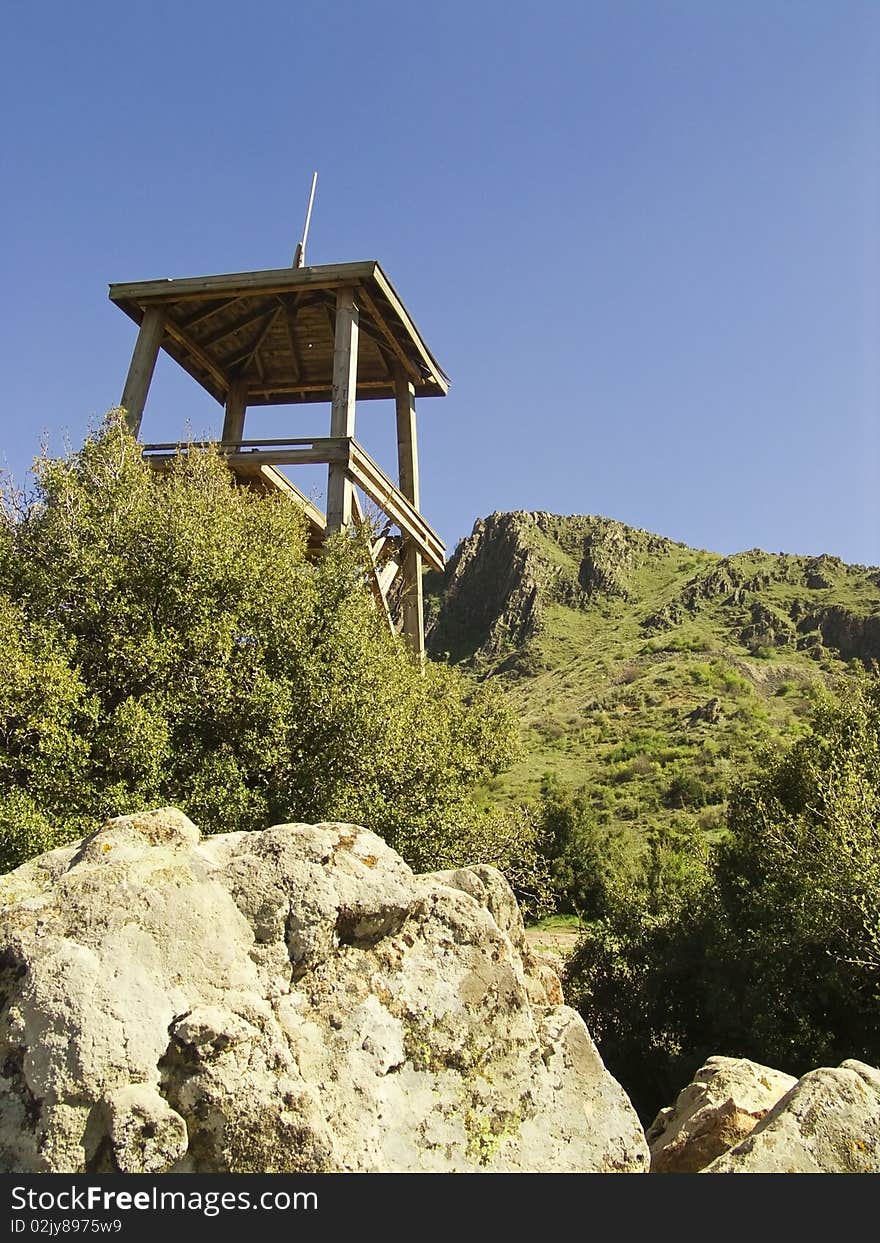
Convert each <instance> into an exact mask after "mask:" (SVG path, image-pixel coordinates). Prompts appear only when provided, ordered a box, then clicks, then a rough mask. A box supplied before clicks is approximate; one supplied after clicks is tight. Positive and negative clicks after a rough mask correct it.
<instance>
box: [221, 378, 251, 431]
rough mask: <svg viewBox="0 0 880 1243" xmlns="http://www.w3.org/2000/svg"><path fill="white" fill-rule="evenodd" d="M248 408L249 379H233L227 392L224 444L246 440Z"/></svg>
mask: <svg viewBox="0 0 880 1243" xmlns="http://www.w3.org/2000/svg"><path fill="white" fill-rule="evenodd" d="M246 410H247V380H233V381H232V383H231V384H230V385H229V392H228V393H227V394H226V412H225V414H224V416H223V436H222V440H223V442H224V444H226V443H228V444H238V443H239V442H240V441H242V440H244V416H245V411H246Z"/></svg>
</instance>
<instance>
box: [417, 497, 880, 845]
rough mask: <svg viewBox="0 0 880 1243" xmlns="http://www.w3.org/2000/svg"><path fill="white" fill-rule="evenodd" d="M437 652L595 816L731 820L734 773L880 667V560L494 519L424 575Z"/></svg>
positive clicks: (527, 786)
mask: <svg viewBox="0 0 880 1243" xmlns="http://www.w3.org/2000/svg"><path fill="white" fill-rule="evenodd" d="M426 591H427V596H428V600H427V604H428V619H429V621H428V648H429V651H430V652H431V654H432V656H434V657H435V658H438V659H448V660H451V661H453V662H456V663H462V664H465V665H467V666H469V667H470V668H471V669H472V670H473V671H474V673H475V675H476V676H478V677H480V678H484V677H500V678H503V679H504V681H505V683H506V685H507V689H508V692H509V695H510V698H511V700H512V702H513V705H514V708H515V710H516V712H517V714H518V716H519V718H520V721H521V725H522V732H523V740H524V744H525V745H524V756H523V759H522V760H521V761H520V762H519V763H518V764H517V766H516V767H515V768H514V769H513V770H511V771H510V772H509V773H507V774H505V775H503V776H502V777H501V778H499V779H497V781H496V783H495V787H494V789H493V791H492V793H493V795H494V797H495V798H499V797H500V798H504V799H507V798H517V799H519V798H524V797H529V796H531V795H533V794H535V793H536V792H537V790H538V789H539V786H540V782H541V779H542V777H543V776H544V774H546V773H554V774H555V775H556V776H557V777H559V778H560V779H561V780H562V781H563V782H565V783H568V784H571V785H575V786H581V785H586V786H588V787H589V789H590V795H591V801H592V803H593V805H594V807H595V809H596V811H597V813H598V814H599V816H600V818H601V819H603V820H607V821H621V822H636V823H638V824H639V825H640V826H642V827H645V826H646V825H649V824H652V823H653V824H656V823H658V822H662V821H671V822H676V821H682V820H688V821H694V820H696V821H697V822H698V823H699V824H700V826H701V827H703V828H704V829H712V828H713V827H715V826H716V825H717V824H719V823H720V821H721V804H723V802H724V799H725V797H726V794H727V790H728V786H729V781H730V779H731V777H732V775H733V773H734V771H735V770H737V769H738V768H739V767H740V765H741V764H743V763H747V762H749V761H750V760H751V759H754V757H755V755H756V752H757V750H758V749H759V747H760V746H761V745H762V744H764V743H767V742H771V741H778V740H785V739H786V738H790V737H792V736H794V735H795V734H797V732H798V731H799V730H800V729H801V728H802V726H801V718H802V717H803V715H804V713H805V712H806V708H807V702H808V699H809V696H810V695H811V693H812V688H813V687H815V686H816V685H817V684H818V683H821V682H829V681H833V680H834V678H835V677H836V676H838V675H840V674H843V673H845V672H846V671H847V666H848V662H853V661H855V662H859V663H870V662H871V661H872V660H880V570H878V569H877V568H876V567H864V566H850V565H846V564H844V563H843V562H842V561H840V560H839V559H837V558H835V557H831V556H827V555H823V556H818V557H802V556H793V555H788V554H778V553H765V552H763V551H761V550H760V549H753V550H751V551H749V552H744V553H739V554H736V555H735V556H729V557H725V556H721V555H719V554H716V553H711V552H706V551H705V550H698V549H693V548H689V547H688V546H687V545H685V544H680V543H675V542H674V541H672V540H668V539H665V538H663V537H662V536H658V535H653V534H651V533H649V532H647V531H640V530H636V529H634V528H632V527H628V526H626V525H625V524H623V523H620V522H616V521H614V520H611V519H607V518H601V517H594V516H572V517H561V516H558V515H553V514H547V513H509V514H497V513H496V514H492V515H490V516H489V517H488V518H485V519H482V520H480V521H478V522H477V523H476V525H475V526H474V530H473V534H472V535H471V536H469V537H468V538H467V539H465V540H462V541H461V543H460V544H459V546H458V548H457V549H456V551H455V554H454V556H453V557H452V559H451V560H450V562H449V564H448V566H447V569H446V572H445V574H443V575H430V576H428V577H427V578H426Z"/></svg>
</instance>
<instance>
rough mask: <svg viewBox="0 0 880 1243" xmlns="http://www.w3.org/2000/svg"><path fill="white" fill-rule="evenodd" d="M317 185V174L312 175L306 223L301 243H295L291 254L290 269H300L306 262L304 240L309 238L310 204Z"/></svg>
mask: <svg viewBox="0 0 880 1243" xmlns="http://www.w3.org/2000/svg"><path fill="white" fill-rule="evenodd" d="M317 184H318V174H317V173H312V188H311V190H310V191H309V205H308V207H307V208H306V222H305V224H304V225H303V235H302V241H301V242H297V244H296V250H295V251H294V252H293V263H292V264H291V267H294V268H301V267H303V266H304V264H305V261H306V239H307V238H308V236H309V223H310V221H311V219H312V204H313V203H314V201H315V186H316V185H317Z"/></svg>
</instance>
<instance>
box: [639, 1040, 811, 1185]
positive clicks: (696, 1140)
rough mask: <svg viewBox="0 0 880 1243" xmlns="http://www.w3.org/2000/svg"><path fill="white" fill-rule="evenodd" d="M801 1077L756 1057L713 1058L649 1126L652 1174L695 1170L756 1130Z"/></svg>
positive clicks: (681, 1172) (690, 1172) (692, 1172)
mask: <svg viewBox="0 0 880 1243" xmlns="http://www.w3.org/2000/svg"><path fill="white" fill-rule="evenodd" d="M796 1082H797V1080H796V1079H793V1078H792V1076H791V1075H784V1074H782V1072H781V1071H778V1070H771V1069H770V1067H769V1066H760V1065H759V1064H758V1063H757V1062H750V1061H747V1060H746V1059H745V1058H736V1057H710V1058H709V1059H708V1061H707V1062H706V1063H705V1065H703V1066H701V1067H700V1069H699V1070H698V1071H697V1073H696V1074H695V1075H694V1078H693V1081H692V1082H691V1083H689V1084H688V1086H687V1087H686V1088H685V1089H684V1090H683V1091H682V1092H680V1093H679V1095H678V1098H677V1100H676V1102H675V1105H673V1106H671V1107H670V1108H667V1109H661V1110H660V1113H659V1114H658V1115H657V1117H656V1118H655V1119H654V1121H653V1123H652V1124H651V1126H650V1127H649V1128H648V1133H647V1139H648V1144H649V1146H650V1149H651V1173H652V1174H696V1173H697V1172H698V1171H699V1170H702V1169H703V1168H704V1167H705V1166H707V1165H708V1164H709V1163H710V1162H711V1161H714V1159H715V1158H716V1157H718V1156H721V1154H722V1153H725V1152H727V1151H728V1150H729V1149H730V1148H733V1147H734V1146H735V1145H736V1144H738V1143H739V1142H740V1141H741V1140H743V1139H745V1138H746V1136H747V1135H750V1134H751V1132H752V1131H753V1130H754V1128H755V1126H756V1124H757V1123H758V1122H760V1120H761V1119H762V1118H763V1117H765V1116H766V1115H767V1114H768V1113H769V1112H770V1110H771V1109H772V1108H773V1106H774V1105H775V1104H776V1102H777V1101H778V1100H779V1099H780V1097H782V1096H784V1095H785V1093H786V1092H787V1091H788V1090H789V1089H790V1088H793V1087H794V1085H795V1083H796Z"/></svg>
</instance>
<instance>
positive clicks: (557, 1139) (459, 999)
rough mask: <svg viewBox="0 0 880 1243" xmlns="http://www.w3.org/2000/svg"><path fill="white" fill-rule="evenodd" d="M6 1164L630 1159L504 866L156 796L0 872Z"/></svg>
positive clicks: (578, 1162) (177, 1168) (610, 1102)
mask: <svg viewBox="0 0 880 1243" xmlns="http://www.w3.org/2000/svg"><path fill="white" fill-rule="evenodd" d="M0 898H2V908H0V936H2V944H0V950H2V953H0V1168H2V1169H3V1170H5V1171H16V1172H25V1171H57V1172H69V1173H73V1172H91V1173H105V1172H117V1171H118V1172H125V1173H138V1172H149V1173H157V1172H184V1173H185V1172H196V1171H201V1172H211V1171H231V1172H247V1171H254V1172H267V1173H271V1172H296V1171H302V1172H307V1171H353V1172H369V1171H388V1172H395V1171H469V1170H473V1171H478V1170H486V1171H530V1170H534V1171H551V1170H552V1171H556V1172H564V1171H609V1172H610V1171H643V1170H645V1169H646V1168H647V1163H648V1154H647V1146H646V1144H645V1141H644V1137H643V1135H642V1132H641V1129H640V1127H639V1124H638V1120H637V1118H636V1115H635V1113H634V1111H633V1109H632V1108H631V1106H630V1103H629V1101H628V1099H627V1097H626V1095H625V1094H624V1092H623V1090H622V1089H621V1088H620V1087H619V1085H618V1084H617V1083H616V1082H615V1081H614V1080H613V1079H612V1078H611V1076H610V1075H609V1074H608V1073H607V1071H606V1070H605V1068H604V1067H603V1065H602V1063H601V1061H600V1059H599V1056H598V1054H597V1052H596V1049H595V1046H594V1045H593V1042H592V1040H591V1039H590V1036H589V1034H588V1032H587V1029H586V1028H585V1027H584V1024H583V1022H582V1020H581V1019H580V1017H579V1016H578V1015H577V1014H576V1013H575V1012H574V1011H573V1010H570V1009H569V1008H568V1007H566V1006H565V1005H564V1004H562V995H561V990H560V986H559V980H558V977H557V976H556V975H555V973H554V972H553V971H552V970H551V969H550V968H549V967H548V966H547V965H545V964H543V963H542V962H541V961H540V960H538V959H537V958H535V957H534V956H533V955H532V954H531V952H530V951H529V949H528V947H527V945H526V943H525V938H524V934H523V927H522V920H521V918H520V914H519V910H518V908H517V906H516V903H515V901H514V899H513V896H512V894H511V892H510V890H509V888H508V887H507V885H506V883H505V882H504V880H503V879H502V877H501V875H500V874H499V873H498V872H496V871H495V870H494V869H492V868H487V867H477V868H474V869H465V870H461V871H458V872H453V873H443V874H437V875H429V876H415V875H413V873H412V872H411V871H410V869H409V868H408V867H407V866H406V864H405V863H404V862H403V861H402V860H401V859H400V858H399V856H397V855H396V854H395V853H394V852H393V851H391V850H390V849H389V848H388V847H387V846H386V845H385V844H384V843H383V842H382V841H381V840H380V839H379V838H378V837H375V836H374V835H373V834H371V833H368V832H367V831H365V830H363V829H359V828H357V827H355V826H351V825H341V824H322V825H301V824H300V825H280V826H277V827H275V828H271V829H267V830H266V831H265V832H262V833H233V834H228V835H224V836H218V837H213V838H207V839H200V836H199V833H198V830H197V829H196V828H195V827H194V826H193V825H192V824H191V823H190V822H189V821H188V820H187V819H186V817H185V816H183V815H182V814H181V813H180V812H177V811H175V810H173V809H165V810H163V811H158V812H150V813H144V814H142V815H137V816H129V817H124V818H121V819H118V820H115V821H111V822H109V823H108V824H107V825H106V826H105V827H104V828H103V829H102V830H100V831H99V832H98V833H96V834H94V835H93V836H92V837H90V838H87V839H86V840H85V841H83V842H79V843H76V844H74V845H72V846H68V847H65V848H63V849H61V850H56V851H53V852H51V853H50V854H47V855H43V856H41V857H39V858H38V859H35V860H33V861H32V862H30V863H28V864H26V865H24V866H23V867H21V868H19V869H18V870H17V871H15V872H12V873H9V874H8V875H7V876H4V877H0Z"/></svg>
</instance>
